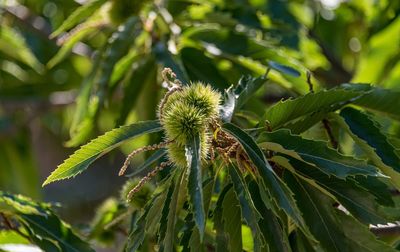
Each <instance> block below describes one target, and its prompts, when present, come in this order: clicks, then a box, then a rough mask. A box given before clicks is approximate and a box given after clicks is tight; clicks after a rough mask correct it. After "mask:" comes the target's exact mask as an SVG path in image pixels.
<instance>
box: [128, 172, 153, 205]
mask: <svg viewBox="0 0 400 252" xmlns="http://www.w3.org/2000/svg"><path fill="white" fill-rule="evenodd" d="M138 183H139V180H138V179H130V180H128V181H126V182H125V184H124V185H123V186H122V189H121V191H120V198H121V200H122V201H123V202H126V199H127V198H128V193H129V192H130V191H131V190H132V189H133V188H134V187H135V186H136V185H137V184H138ZM153 191H154V186H153V185H152V184H150V183H146V184H144V185H143V187H142V188H141V189H140V191H138V192H137V193H136V194H135V197H133V198H132V200H131V201H130V202H129V204H130V205H132V206H134V207H136V208H139V209H140V208H143V207H144V206H145V205H146V203H147V202H148V201H149V200H150V199H151V195H152V194H153Z"/></svg>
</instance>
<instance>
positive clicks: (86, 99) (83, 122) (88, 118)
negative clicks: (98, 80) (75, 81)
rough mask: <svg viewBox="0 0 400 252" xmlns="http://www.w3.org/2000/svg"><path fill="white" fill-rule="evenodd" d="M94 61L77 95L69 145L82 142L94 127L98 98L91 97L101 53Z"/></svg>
mask: <svg viewBox="0 0 400 252" xmlns="http://www.w3.org/2000/svg"><path fill="white" fill-rule="evenodd" d="M93 61H94V62H93V65H92V69H91V70H90V73H89V74H88V75H87V76H86V77H85V78H84V79H83V81H82V83H81V88H80V90H79V94H78V96H77V97H76V107H75V111H74V116H73V119H72V123H71V126H70V130H69V134H70V135H71V139H70V140H68V141H67V142H66V146H67V147H76V146H78V145H80V144H82V143H83V142H85V141H86V140H87V139H88V137H89V135H90V134H91V133H92V132H93V129H94V117H95V115H96V110H97V107H98V99H94V98H92V99H91V93H92V92H93V89H94V87H95V77H96V74H97V72H98V69H99V67H100V63H101V57H100V55H99V54H96V55H95V56H94V59H93Z"/></svg>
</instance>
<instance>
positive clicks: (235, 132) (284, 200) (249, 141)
mask: <svg viewBox="0 0 400 252" xmlns="http://www.w3.org/2000/svg"><path fill="white" fill-rule="evenodd" d="M223 129H224V130H225V131H227V132H229V133H230V134H231V135H232V136H234V137H235V138H236V139H237V140H238V141H239V142H240V144H241V145H242V147H243V149H244V150H245V152H246V153H247V155H248V156H249V158H250V160H251V161H252V162H253V163H254V165H255V166H256V167H257V170H258V172H259V174H260V175H261V177H262V179H263V182H264V184H265V186H266V187H267V189H268V191H269V193H270V196H271V197H272V198H273V199H274V200H275V201H276V202H277V204H278V206H279V207H280V208H281V209H283V210H284V211H285V213H286V214H288V215H289V216H290V217H291V218H292V219H293V220H294V222H295V223H296V224H297V225H298V226H299V227H301V228H302V229H303V230H305V232H307V229H308V228H307V227H306V226H305V224H304V221H303V218H302V216H301V214H300V211H299V210H298V208H297V205H296V202H295V200H294V199H293V196H292V192H291V191H290V190H289V188H288V187H287V186H286V185H285V183H283V182H282V181H281V179H280V178H279V177H278V176H277V175H276V174H275V172H274V171H273V170H272V167H271V166H270V165H269V163H268V162H267V160H266V159H265V156H264V154H263V153H262V151H261V149H260V148H259V147H258V146H257V144H256V142H255V141H254V139H253V138H251V137H250V136H249V135H248V134H247V133H246V132H244V131H243V130H241V129H240V128H238V127H236V126H235V125H233V124H230V123H225V124H224V125H223Z"/></svg>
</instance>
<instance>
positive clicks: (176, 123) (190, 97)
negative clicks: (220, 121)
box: [159, 82, 221, 167]
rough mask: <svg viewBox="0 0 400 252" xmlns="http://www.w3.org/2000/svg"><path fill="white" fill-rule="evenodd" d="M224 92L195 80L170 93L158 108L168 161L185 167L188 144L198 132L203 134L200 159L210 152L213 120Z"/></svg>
mask: <svg viewBox="0 0 400 252" xmlns="http://www.w3.org/2000/svg"><path fill="white" fill-rule="evenodd" d="M220 97H221V95H220V94H219V93H218V92H217V91H215V90H213V89H212V88H211V86H209V85H204V84H202V83H199V82H197V83H193V84H192V85H190V86H183V87H182V88H181V89H179V90H177V91H176V92H174V93H172V94H171V95H170V96H168V98H167V100H166V101H164V104H163V106H162V111H159V117H160V120H161V124H162V125H163V128H164V131H165V135H166V138H167V140H173V142H172V143H170V144H169V145H168V146H167V150H168V156H169V160H170V161H171V162H173V163H174V164H175V165H177V166H178V167H186V166H187V163H186V157H185V145H186V144H187V143H188V141H189V140H190V139H191V138H192V137H193V136H195V135H196V134H199V135H200V140H201V158H202V159H203V160H205V159H206V158H207V156H208V154H209V148H210V142H211V137H212V132H211V129H210V123H211V122H212V120H214V119H217V118H218V116H219V113H218V106H219V102H220Z"/></svg>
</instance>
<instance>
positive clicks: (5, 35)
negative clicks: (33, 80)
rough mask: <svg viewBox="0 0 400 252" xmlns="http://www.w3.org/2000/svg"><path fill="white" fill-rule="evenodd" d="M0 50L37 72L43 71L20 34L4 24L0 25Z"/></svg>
mask: <svg viewBox="0 0 400 252" xmlns="http://www.w3.org/2000/svg"><path fill="white" fill-rule="evenodd" d="M0 52H2V53H4V54H5V55H8V56H10V57H12V58H14V59H16V60H18V61H20V62H22V63H24V64H26V65H28V66H30V67H31V68H32V69H34V70H35V71H36V72H38V73H41V72H42V71H43V66H42V64H41V63H40V62H39V61H38V60H37V58H36V56H35V55H34V54H33V52H32V51H31V49H30V48H29V47H28V45H27V44H26V42H25V39H24V38H23V37H22V35H21V34H19V33H18V32H17V31H16V30H14V29H12V28H10V27H8V26H5V25H2V26H1V27H0Z"/></svg>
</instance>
